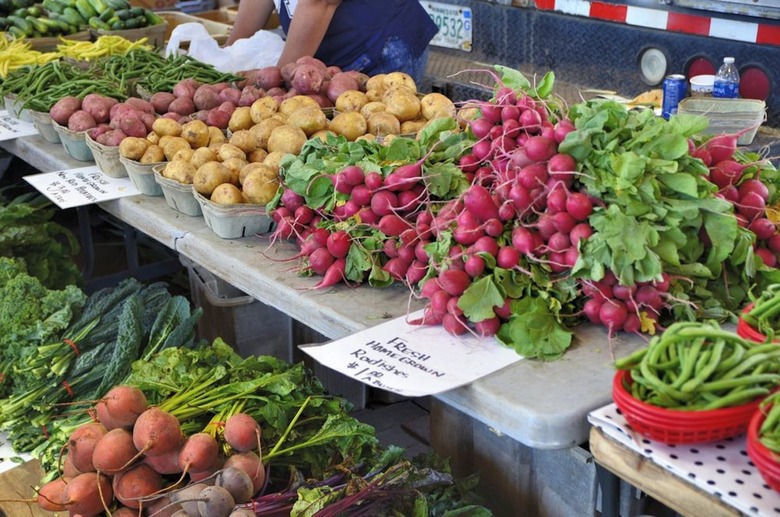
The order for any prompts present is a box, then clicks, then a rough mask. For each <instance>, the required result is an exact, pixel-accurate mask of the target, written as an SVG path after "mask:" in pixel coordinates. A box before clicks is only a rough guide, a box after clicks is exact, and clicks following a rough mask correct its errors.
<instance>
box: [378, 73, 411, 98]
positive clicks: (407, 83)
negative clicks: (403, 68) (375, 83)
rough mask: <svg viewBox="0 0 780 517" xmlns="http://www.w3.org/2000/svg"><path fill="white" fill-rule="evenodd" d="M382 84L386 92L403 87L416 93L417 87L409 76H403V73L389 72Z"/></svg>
mask: <svg viewBox="0 0 780 517" xmlns="http://www.w3.org/2000/svg"><path fill="white" fill-rule="evenodd" d="M382 83H383V84H384V87H385V89H386V90H392V89H393V88H398V87H399V86H403V87H406V88H409V89H410V90H411V91H412V93H417V85H416V84H415V82H414V79H412V77H411V76H410V75H409V74H405V73H404V72H390V73H389V74H387V75H385V78H384V81H382Z"/></svg>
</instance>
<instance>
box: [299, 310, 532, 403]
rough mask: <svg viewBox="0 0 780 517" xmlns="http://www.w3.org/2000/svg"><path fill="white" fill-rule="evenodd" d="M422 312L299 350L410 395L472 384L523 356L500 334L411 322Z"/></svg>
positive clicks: (353, 375) (357, 377) (369, 381)
mask: <svg viewBox="0 0 780 517" xmlns="http://www.w3.org/2000/svg"><path fill="white" fill-rule="evenodd" d="M421 316H422V311H419V312H417V313H413V314H410V315H409V316H408V318H406V317H402V318H397V319H394V320H391V321H388V322H386V323H383V324H381V325H377V326H375V327H371V328H369V329H366V330H363V331H360V332H357V333H355V334H353V335H351V336H348V337H345V338H342V339H338V340H335V341H331V342H330V343H326V344H324V345H303V346H300V347H299V348H300V349H301V350H303V351H304V352H306V353H307V354H309V355H310V356H311V357H312V358H314V359H315V360H317V361H318V362H319V363H321V364H322V365H324V366H327V367H328V368H331V369H333V370H336V371H338V372H340V373H343V374H344V375H346V376H347V377H350V378H352V379H355V380H358V381H360V382H362V383H364V384H367V385H369V386H372V387H374V388H379V389H382V390H385V391H390V392H393V393H397V394H399V395H403V396H407V397H424V396H427V395H434V394H436V393H441V392H444V391H447V390H450V389H453V388H457V387H458V386H463V385H465V384H469V383H471V382H473V381H475V380H477V379H479V378H481V377H484V376H486V375H488V374H490V373H493V372H495V371H498V370H500V369H501V368H504V367H505V366H509V365H510V364H513V363H516V362H517V361H520V360H521V359H523V358H522V357H521V356H520V355H518V354H517V352H515V351H514V350H511V349H509V348H507V347H505V346H503V345H501V344H500V343H499V342H498V341H497V340H496V339H495V338H492V337H491V338H484V339H479V338H477V337H475V336H472V335H471V334H465V335H463V336H453V335H450V334H449V333H447V332H446V331H445V330H444V328H443V327H441V326H439V325H435V326H427V325H410V324H409V323H407V321H412V320H414V319H415V318H420V317H421Z"/></svg>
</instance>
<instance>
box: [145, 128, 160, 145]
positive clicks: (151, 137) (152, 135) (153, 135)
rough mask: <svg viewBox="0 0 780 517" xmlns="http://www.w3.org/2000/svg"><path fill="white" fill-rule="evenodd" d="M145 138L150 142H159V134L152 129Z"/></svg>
mask: <svg viewBox="0 0 780 517" xmlns="http://www.w3.org/2000/svg"><path fill="white" fill-rule="evenodd" d="M146 139H147V140H149V143H150V144H159V143H160V135H158V134H157V133H155V132H154V131H152V132H150V133H149V134H148V135H146Z"/></svg>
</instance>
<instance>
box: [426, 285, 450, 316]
mask: <svg viewBox="0 0 780 517" xmlns="http://www.w3.org/2000/svg"><path fill="white" fill-rule="evenodd" d="M451 298H452V296H451V295H450V294H449V293H448V292H447V291H445V290H444V289H441V290H439V291H436V292H434V293H433V294H432V295H431V309H433V312H435V313H436V314H444V313H445V312H447V306H448V305H449V301H450V299H451Z"/></svg>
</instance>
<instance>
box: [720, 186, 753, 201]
mask: <svg viewBox="0 0 780 517" xmlns="http://www.w3.org/2000/svg"><path fill="white" fill-rule="evenodd" d="M746 194H747V192H746ZM716 195H719V196H721V197H722V198H723V199H725V200H726V201H730V202H731V203H734V204H736V203H738V202H739V198H740V194H739V190H738V189H737V187H735V186H734V185H731V184H728V185H726V186H725V187H721V189H720V190H718V194H716Z"/></svg>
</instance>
